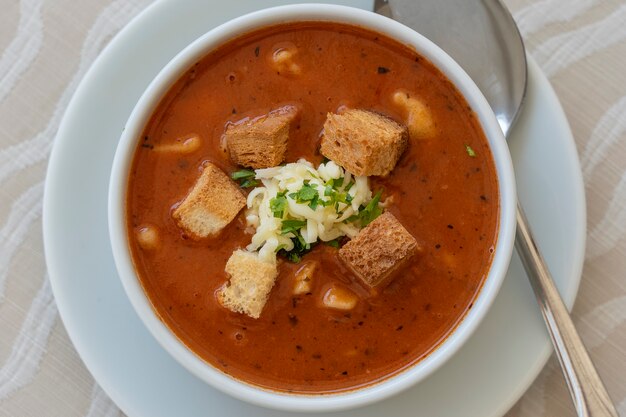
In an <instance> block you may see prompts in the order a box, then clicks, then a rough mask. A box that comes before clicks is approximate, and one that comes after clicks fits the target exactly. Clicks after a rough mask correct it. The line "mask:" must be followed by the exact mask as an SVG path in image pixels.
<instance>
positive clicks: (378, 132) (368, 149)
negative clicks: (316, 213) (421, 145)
mask: <svg viewBox="0 0 626 417" xmlns="http://www.w3.org/2000/svg"><path fill="white" fill-rule="evenodd" d="M407 143H408V131H407V128H406V127H405V126H402V125H400V124H398V123H396V122H395V121H393V120H391V119H390V118H388V117H385V116H382V115H380V114H377V113H373V112H370V111H366V110H347V111H345V112H344V113H342V114H333V113H328V116H327V117H326V122H325V123H324V134H323V136H322V144H321V152H322V155H324V156H325V157H327V158H328V159H330V160H332V161H335V162H336V163H338V164H339V165H341V166H342V167H344V168H345V169H347V170H348V171H349V172H351V173H352V174H354V175H357V176H363V175H381V176H385V175H387V174H389V173H390V172H391V170H393V168H394V167H395V166H396V163H397V162H398V159H400V156H401V155H402V152H404V149H405V148H406V145H407Z"/></svg>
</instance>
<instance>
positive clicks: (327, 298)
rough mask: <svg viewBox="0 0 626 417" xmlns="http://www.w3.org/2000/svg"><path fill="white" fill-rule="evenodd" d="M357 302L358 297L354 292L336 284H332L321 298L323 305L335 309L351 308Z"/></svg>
mask: <svg viewBox="0 0 626 417" xmlns="http://www.w3.org/2000/svg"><path fill="white" fill-rule="evenodd" d="M357 302H358V298H357V296H356V294H354V293H353V292H352V291H350V290H348V289H346V288H343V287H340V286H338V285H333V286H331V287H330V288H329V289H328V290H326V292H325V293H324V297H323V298H322V304H323V305H324V307H327V308H332V309H335V310H344V311H347V310H352V309H353V308H354V307H356V304H357Z"/></svg>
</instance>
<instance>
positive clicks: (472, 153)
mask: <svg viewBox="0 0 626 417" xmlns="http://www.w3.org/2000/svg"><path fill="white" fill-rule="evenodd" d="M465 150H466V151H467V154H468V155H469V156H471V157H472V158H475V157H476V152H474V150H473V149H472V147H471V146H469V145H465Z"/></svg>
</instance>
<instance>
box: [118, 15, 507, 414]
mask: <svg viewBox="0 0 626 417" xmlns="http://www.w3.org/2000/svg"><path fill="white" fill-rule="evenodd" d="M306 21H331V22H338V23H346V24H351V25H356V26H360V27H363V28H365V29H368V30H372V31H375V32H378V33H381V34H383V35H385V36H388V37H390V38H392V39H395V40H396V41H398V42H401V43H403V44H406V45H409V46H411V47H413V48H415V50H416V51H417V52H418V53H419V54H420V55H422V56H424V57H425V58H426V59H428V60H429V61H430V62H432V63H433V65H435V67H437V68H438V69H439V70H440V71H441V72H442V73H443V74H444V75H445V76H446V77H447V78H448V79H449V80H450V81H451V82H452V84H453V85H455V87H456V88H457V89H458V90H459V91H460V92H461V94H462V95H463V96H464V98H465V99H466V100H467V102H468V104H469V105H470V106H471V107H472V109H473V110H474V112H475V113H476V115H477V116H478V120H479V121H480V124H481V127H482V129H483V131H484V133H485V136H486V138H487V140H488V143H489V148H490V150H491V152H492V156H493V159H494V162H495V166H496V176H497V179H498V191H499V203H500V218H499V225H498V233H497V241H496V245H495V251H494V256H493V259H492V263H491V266H490V268H489V272H488V274H487V277H486V278H485V280H484V283H483V285H482V288H481V289H480V290H479V292H478V295H477V296H476V298H475V300H474V304H473V306H472V308H471V309H470V310H469V311H468V312H467V313H466V314H465V315H464V316H463V317H462V318H461V320H460V322H459V323H457V325H456V327H455V328H454V329H453V330H452V332H451V333H450V334H449V335H447V336H446V338H445V339H444V340H443V341H442V342H441V343H440V344H439V345H438V346H437V347H436V348H435V349H434V350H433V351H431V352H430V353H429V354H428V355H427V356H426V357H425V358H423V359H421V360H420V361H418V362H417V363H415V364H414V365H411V366H409V367H407V368H406V369H404V370H402V371H399V372H398V373H396V374H395V375H392V376H390V377H387V378H385V379H383V380H382V381H379V382H376V383H372V384H370V385H366V386H364V387H357V388H355V389H353V390H348V391H341V392H338V393H324V394H299V393H285V392H279V391H272V390H269V389H265V388H262V387H259V386H255V385H251V384H249V383H247V382H245V381H242V380H238V379H235V378H234V377H232V376H230V375H228V374H226V373H224V372H222V371H221V370H219V369H218V368H215V367H214V366H213V365H211V364H209V363H208V362H206V361H204V360H202V359H201V358H200V357H199V356H197V355H196V354H195V353H193V352H192V351H191V350H190V349H189V348H188V347H187V346H186V345H185V344H184V343H183V342H182V341H181V340H180V339H178V337H177V336H176V335H175V334H174V333H173V332H172V331H171V330H170V329H169V327H168V326H167V325H166V324H165V323H164V322H163V321H161V319H160V318H159V316H158V314H157V313H156V311H155V310H154V309H153V307H152V303H151V301H150V299H149V298H148V297H147V295H146V293H145V292H144V290H143V287H142V285H141V283H140V281H139V279H138V277H137V274H136V271H135V268H134V264H133V261H132V257H131V254H130V251H129V242H128V235H127V229H126V213H125V206H126V195H127V186H128V174H129V172H130V168H131V165H132V161H133V158H134V154H135V150H136V146H137V138H139V137H140V136H141V134H142V132H143V129H144V127H145V124H146V122H147V120H148V118H149V117H150V116H151V114H152V113H153V111H154V109H155V107H156V106H157V105H158V103H159V102H160V100H161V98H162V97H163V95H164V94H165V93H166V92H167V91H168V90H169V88H170V87H171V86H172V84H173V83H174V82H176V81H177V80H178V79H179V78H180V77H181V76H182V74H183V73H184V72H185V71H186V70H188V69H189V68H190V67H191V66H192V65H193V64H194V63H195V62H196V61H197V60H198V59H200V58H202V57H203V56H205V55H206V54H207V53H209V52H210V51H211V50H213V49H215V48H216V47H218V46H220V45H222V44H224V43H226V42H228V41H229V40H231V39H233V38H236V37H239V36H241V35H242V34H245V33H249V32H253V31H255V30H257V29H260V28H263V27H267V26H271V25H275V24H281V23H288V22H306ZM515 210H516V193H515V178H514V173H513V164H512V161H511V156H510V154H509V150H508V146H507V144H506V140H505V138H504V135H503V133H502V131H501V129H500V126H499V124H498V122H497V119H496V117H495V115H494V114H493V111H492V110H491V108H490V107H489V104H488V103H487V100H486V99H485V97H484V96H483V95H482V93H481V92H480V90H479V89H478V87H477V86H476V85H475V84H474V82H473V81H472V80H471V78H470V77H469V76H468V75H467V74H466V73H465V71H464V70H463V69H462V68H461V67H460V66H459V65H458V64H457V63H456V62H455V61H454V60H453V59H452V58H451V57H450V56H448V55H447V54H446V53H445V52H444V51H443V50H441V49H440V48H439V47H438V46H436V45H435V44H434V43H432V42H431V41H430V40H428V39H427V38H425V37H424V36H422V35H420V34H419V33H417V32H415V31H414V30H413V29H410V28H408V27H406V26H404V25H402V24H401V23H399V22H396V21H394V20H392V19H389V18H386V17H384V16H381V15H378V14H375V13H373V12H369V11H365V10H361V9H357V8H353V7H348V6H340V5H329V4H315V3H312V4H299V5H285V6H278V7H272V8H268V9H263V10H259V11H255V12H252V13H249V14H246V15H243V16H240V17H237V18H235V19H233V20H230V21H228V22H226V23H223V24H222V25H220V26H217V27H215V28H214V29H212V30H210V31H209V32H207V33H206V34H204V35H202V36H201V37H199V38H198V39H196V40H195V41H193V42H192V43H191V44H189V45H188V46H187V47H185V48H184V49H183V50H182V51H181V52H179V53H178V54H177V55H176V56H175V57H174V58H172V60H170V61H169V62H168V64H166V65H165V67H164V68H163V69H162V70H161V71H160V72H159V73H158V75H157V76H156V77H155V78H154V79H153V80H152V82H151V83H150V85H149V86H148V87H147V89H146V90H145V91H144V93H143V94H142V96H141V98H140V99H139V101H138V102H137V104H136V106H135V107H134V109H133V111H132V112H131V115H130V117H129V119H128V122H127V123H126V126H125V128H124V131H123V132H122V135H121V138H120V141H119V143H118V146H117V149H116V152H115V157H114V160H113V166H112V170H111V177H110V181H109V193H108V223H109V224H108V226H109V237H110V242H111V247H112V251H113V257H114V260H115V265H116V268H117V271H118V275H119V277H120V280H121V281H122V285H123V287H124V291H125V292H126V295H127V297H128V298H129V300H130V301H131V304H132V306H133V308H134V310H135V311H136V313H137V314H138V316H139V317H140V319H141V321H142V323H143V324H144V325H145V326H146V327H147V328H148V330H149V332H150V333H151V334H152V336H153V337H154V338H155V339H156V340H157V342H158V343H159V344H160V345H161V346H162V347H163V348H164V349H165V350H166V351H167V352H168V353H169V354H170V355H171V356H172V357H173V358H174V359H175V360H176V361H178V362H179V363H180V364H181V365H183V366H184V367H185V368H186V369H187V370H188V371H190V372H191V373H192V374H194V375H195V376H196V377H198V378H200V379H201V380H202V381H204V382H206V383H208V384H210V385H211V386H213V387H214V388H216V389H218V390H220V391H222V392H224V393H226V394H229V395H231V396H233V397H235V398H238V399H240V400H244V401H247V402H249V403H252V404H255V405H260V406H263V407H267V408H274V409H279V410H285V411H300V412H316V411H317V412H322V411H338V410H343V409H348V408H355V407H359V406H364V405H367V404H371V403H373V402H376V401H380V400H382V399H384V398H388V397H390V396H392V395H395V394H398V393H400V392H402V391H404V390H405V389H407V388H409V387H411V386H413V385H414V384H416V383H418V382H419V381H421V380H423V379H424V378H426V377H427V376H428V375H430V374H431V373H433V372H434V371H435V370H436V369H438V368H439V367H440V366H442V365H443V364H444V363H445V362H446V361H447V360H448V359H449V358H450V357H452V355H454V353H456V352H457V351H458V350H459V349H460V347H461V346H462V345H463V344H464V343H465V342H466V341H467V339H469V337H470V336H471V334H472V333H473V332H474V330H475V329H476V328H477V327H478V325H479V324H480V322H481V321H482V319H483V318H484V316H485V315H486V313H487V311H488V310H489V308H490V306H491V304H492V303H493V300H494V299H495V297H496V295H497V293H498V291H499V289H500V287H501V284H502V282H503V280H504V277H505V274H506V271H507V269H508V265H509V262H510V259H511V255H512V251H513V241H514V237H515Z"/></svg>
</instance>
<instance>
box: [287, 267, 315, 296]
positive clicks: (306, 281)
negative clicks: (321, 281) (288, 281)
mask: <svg viewBox="0 0 626 417" xmlns="http://www.w3.org/2000/svg"><path fill="white" fill-rule="evenodd" d="M317 265H318V263H317V262H314V261H312V262H305V263H304V264H302V266H301V267H300V269H298V271H297V272H296V275H295V280H294V285H293V294H294V295H302V294H306V293H310V292H311V291H312V290H313V274H315V270H316V269H317Z"/></svg>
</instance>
